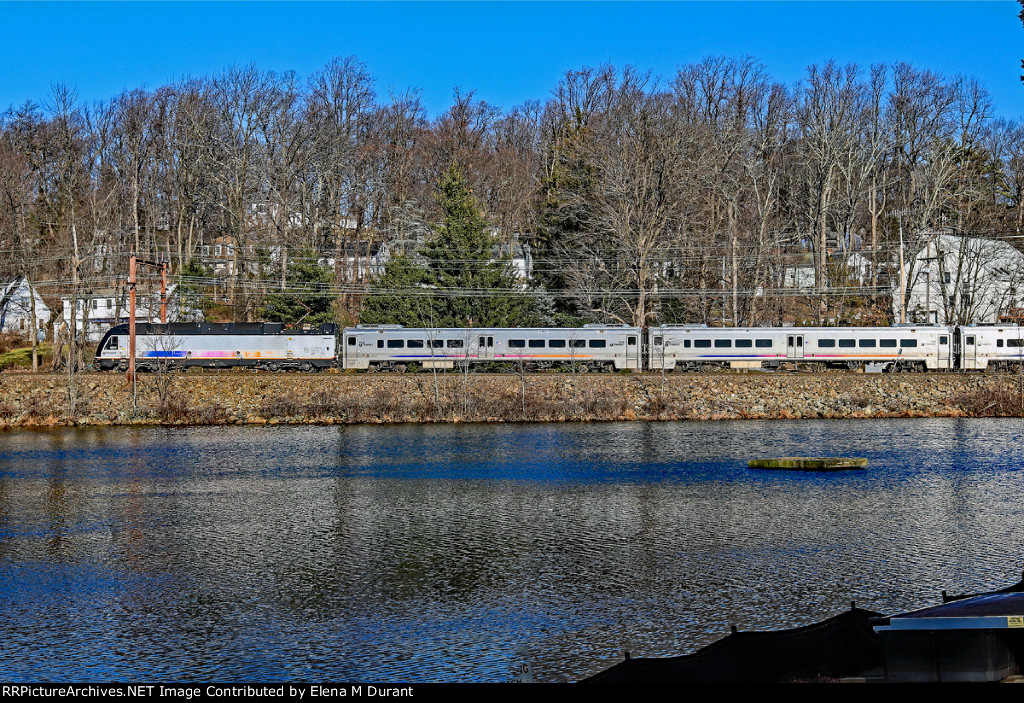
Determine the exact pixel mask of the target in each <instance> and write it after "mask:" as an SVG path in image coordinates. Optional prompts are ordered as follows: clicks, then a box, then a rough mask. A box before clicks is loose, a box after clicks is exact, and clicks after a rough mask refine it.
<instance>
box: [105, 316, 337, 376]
mask: <svg viewBox="0 0 1024 703" xmlns="http://www.w3.org/2000/svg"><path fill="white" fill-rule="evenodd" d="M336 331H337V325H335V324H333V323H328V324H324V325H319V326H317V327H306V328H302V329H286V328H285V327H284V325H282V324H280V323H273V322H252V323H250V322H234V323H225V324H220V323H206V322H204V323H181V322H172V323H169V324H154V323H147V322H143V323H137V324H136V325H135V364H136V368H138V369H139V370H140V371H157V370H160V369H162V368H166V369H172V368H186V367H190V366H201V367H206V368H227V367H248V368H257V369H267V370H268V371H281V370H285V369H296V370H299V371H315V370H320V369H324V368H329V367H332V366H334V365H335V363H336V354H335V334H336ZM128 335H129V330H128V325H127V324H123V325H117V326H116V327H113V328H112V329H111V330H110V331H109V332H107V333H106V334H105V335H104V336H103V339H101V340H100V343H99V347H97V349H96V363H95V366H96V368H97V369H98V370H100V371H109V370H112V369H118V370H121V371H125V370H127V369H128Z"/></svg>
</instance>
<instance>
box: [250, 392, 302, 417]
mask: <svg viewBox="0 0 1024 703" xmlns="http://www.w3.org/2000/svg"><path fill="white" fill-rule="evenodd" d="M304 405H305V403H303V401H302V400H301V399H299V397H298V396H296V395H295V394H294V393H285V394H283V395H272V396H270V397H269V398H265V399H264V400H263V403H262V405H260V415H262V416H263V417H297V416H299V415H301V414H302V411H303V408H304Z"/></svg>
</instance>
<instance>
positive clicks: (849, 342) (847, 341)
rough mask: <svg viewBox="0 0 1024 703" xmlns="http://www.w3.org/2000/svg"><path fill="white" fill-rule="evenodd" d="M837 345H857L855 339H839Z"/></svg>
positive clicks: (847, 346) (848, 346)
mask: <svg viewBox="0 0 1024 703" xmlns="http://www.w3.org/2000/svg"><path fill="white" fill-rule="evenodd" d="M839 346H841V347H846V348H850V347H855V346H857V340H856V339H840V340H839Z"/></svg>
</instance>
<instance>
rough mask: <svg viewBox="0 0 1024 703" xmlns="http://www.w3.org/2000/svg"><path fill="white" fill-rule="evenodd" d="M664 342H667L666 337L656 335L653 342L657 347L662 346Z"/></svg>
mask: <svg viewBox="0 0 1024 703" xmlns="http://www.w3.org/2000/svg"><path fill="white" fill-rule="evenodd" d="M664 343H665V338H664V337H655V338H654V340H653V344H654V346H656V347H660V346H661V345H662V344H664Z"/></svg>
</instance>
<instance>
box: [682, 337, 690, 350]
mask: <svg viewBox="0 0 1024 703" xmlns="http://www.w3.org/2000/svg"><path fill="white" fill-rule="evenodd" d="M689 348H690V340H689V339H684V340H683V349H689Z"/></svg>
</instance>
